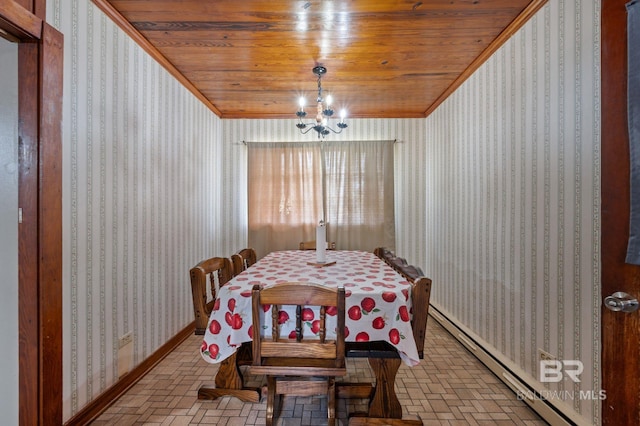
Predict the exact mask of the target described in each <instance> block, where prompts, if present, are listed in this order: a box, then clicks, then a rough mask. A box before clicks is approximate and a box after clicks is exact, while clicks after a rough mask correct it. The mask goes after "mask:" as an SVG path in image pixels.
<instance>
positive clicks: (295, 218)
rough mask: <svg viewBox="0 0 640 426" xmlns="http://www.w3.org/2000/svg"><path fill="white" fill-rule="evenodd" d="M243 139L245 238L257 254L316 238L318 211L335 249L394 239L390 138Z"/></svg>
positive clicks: (364, 246)
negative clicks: (246, 210)
mask: <svg viewBox="0 0 640 426" xmlns="http://www.w3.org/2000/svg"><path fill="white" fill-rule="evenodd" d="M247 146H248V150H249V151H248V161H249V162H248V169H249V176H248V186H249V188H248V208H249V241H248V243H249V246H251V247H253V248H254V249H256V253H257V255H258V257H262V256H264V255H266V254H267V253H269V252H271V251H275V250H290V249H295V248H297V247H298V245H299V243H300V241H306V240H315V227H316V226H317V224H318V222H319V221H320V220H322V219H325V222H326V223H327V241H335V242H336V246H337V248H338V249H343V250H366V251H371V250H373V249H374V248H375V247H378V246H385V247H390V248H393V247H394V246H395V219H394V204H393V203H394V194H393V141H348V142H345V141H340V142H333V141H324V142H321V143H319V142H302V143H290V142H283V143H257V142H256V143H248V144H247ZM323 160H324V164H323ZM323 166H324V170H323ZM323 175H324V190H323ZM323 193H324V194H325V195H324V199H325V200H324V202H323Z"/></svg>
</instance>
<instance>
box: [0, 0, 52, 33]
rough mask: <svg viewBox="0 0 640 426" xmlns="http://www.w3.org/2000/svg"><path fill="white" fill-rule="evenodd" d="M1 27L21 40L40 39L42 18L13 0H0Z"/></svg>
mask: <svg viewBox="0 0 640 426" xmlns="http://www.w3.org/2000/svg"><path fill="white" fill-rule="evenodd" d="M0 28H1V29H2V30H4V31H5V32H7V33H9V34H11V35H13V36H14V37H16V38H17V39H19V40H23V39H29V38H32V39H40V37H41V35H42V19H40V18H38V17H37V16H35V15H34V14H32V13H31V12H30V11H29V10H27V9H25V8H24V7H22V6H21V5H20V4H18V3H16V2H15V1H13V0H0Z"/></svg>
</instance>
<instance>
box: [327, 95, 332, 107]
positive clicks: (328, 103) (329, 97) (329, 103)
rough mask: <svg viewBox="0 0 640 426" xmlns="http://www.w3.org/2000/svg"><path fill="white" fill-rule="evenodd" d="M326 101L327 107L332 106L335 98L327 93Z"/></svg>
mask: <svg viewBox="0 0 640 426" xmlns="http://www.w3.org/2000/svg"><path fill="white" fill-rule="evenodd" d="M326 103H327V107H329V106H331V104H332V103H333V98H332V97H331V95H327V99H326Z"/></svg>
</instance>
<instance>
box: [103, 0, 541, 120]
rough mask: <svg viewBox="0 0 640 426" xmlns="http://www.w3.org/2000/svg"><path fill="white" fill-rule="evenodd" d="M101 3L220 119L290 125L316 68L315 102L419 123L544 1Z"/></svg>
mask: <svg viewBox="0 0 640 426" xmlns="http://www.w3.org/2000/svg"><path fill="white" fill-rule="evenodd" d="M107 1H108V2H109V3H110V4H111V6H112V7H113V8H114V9H116V10H117V11H118V12H119V13H120V14H121V15H122V17H124V19H126V20H127V21H128V22H129V23H130V24H131V25H132V26H133V27H134V28H135V29H136V30H137V31H138V32H139V33H140V34H141V35H142V36H143V37H144V38H146V39H147V40H148V41H149V42H150V43H151V44H152V45H153V46H154V47H155V48H156V49H157V50H158V51H159V52H160V53H161V54H162V55H163V56H164V57H165V58H166V59H167V60H168V61H169V62H170V63H171V64H172V65H173V66H174V67H175V68H176V69H177V70H178V71H179V72H180V73H181V74H182V75H183V76H184V77H185V78H186V79H187V80H189V81H190V82H191V83H192V85H193V86H194V87H195V88H196V89H197V91H199V92H200V93H201V94H202V95H203V96H204V97H206V98H207V99H208V101H209V102H210V103H211V104H212V105H213V106H214V108H213V109H214V110H217V112H218V113H219V115H220V116H221V117H223V118H295V111H296V110H297V108H298V101H297V100H298V98H299V97H300V96H305V97H306V99H307V104H308V105H309V104H312V103H314V102H315V98H316V96H317V78H316V76H315V75H314V74H313V73H312V71H311V70H312V68H313V67H314V66H316V65H323V66H324V67H326V68H327V73H326V74H325V75H324V76H323V78H322V87H323V91H324V92H325V93H324V94H325V95H326V94H331V95H332V97H333V99H334V108H335V109H336V110H338V109H341V108H345V109H346V110H347V114H348V116H349V117H369V118H372V117H384V118H394V117H395V118H401V117H405V118H408V117H424V116H425V114H426V113H427V112H429V111H430V110H432V109H433V107H434V106H435V105H436V104H437V103H439V102H440V101H441V100H442V98H443V97H444V95H446V94H447V93H448V91H450V90H451V89H450V87H451V86H452V84H454V83H455V82H456V79H458V78H459V77H460V76H461V75H462V76H464V75H465V73H466V74H468V73H469V71H468V70H467V68H468V67H469V66H470V65H472V64H473V63H474V61H476V62H478V61H477V59H478V58H479V57H480V58H481V57H482V54H483V51H485V49H487V48H491V46H492V43H494V41H495V40H500V37H499V36H500V34H501V33H503V31H504V30H505V28H507V29H508V28H512V27H513V25H514V24H513V23H514V22H518V20H522V16H523V15H524V14H525V12H526V11H527V10H530V9H531V4H534V3H541V2H540V1H535V0H534V1H532V0H423V1H416V0H410V1H404V0H395V1H393V0H391V1H385V0H374V1H354V0H352V1H337V0H336V1H327V0H308V1H304V0H303V1H292V0H269V1H264V0H242V1H239V0H215V1H214V0H107ZM537 7H539V6H537ZM529 14H530V12H529ZM501 37H502V38H503V39H504V38H505V34H504V33H503V35H502V36H501ZM493 45H495V43H494V44H493ZM485 54H486V52H485ZM472 66H473V65H472ZM465 70H467V71H465Z"/></svg>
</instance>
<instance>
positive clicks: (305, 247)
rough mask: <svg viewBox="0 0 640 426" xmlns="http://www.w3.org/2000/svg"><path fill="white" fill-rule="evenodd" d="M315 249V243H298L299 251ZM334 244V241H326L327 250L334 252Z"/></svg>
mask: <svg viewBox="0 0 640 426" xmlns="http://www.w3.org/2000/svg"><path fill="white" fill-rule="evenodd" d="M315 249H316V241H315V240H313V241H302V242H300V250H315ZM335 249H336V243H335V241H327V250H335Z"/></svg>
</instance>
